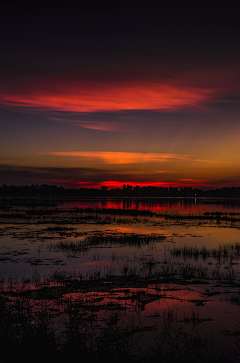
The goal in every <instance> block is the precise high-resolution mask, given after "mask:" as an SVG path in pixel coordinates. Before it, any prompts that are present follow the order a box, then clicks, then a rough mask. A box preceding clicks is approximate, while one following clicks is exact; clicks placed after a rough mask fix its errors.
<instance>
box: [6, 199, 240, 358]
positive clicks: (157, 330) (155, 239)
mask: <svg viewBox="0 0 240 363" xmlns="http://www.w3.org/2000/svg"><path fill="white" fill-rule="evenodd" d="M0 218H1V226H0V263H1V265H0V266H1V267H0V275H1V280H2V288H1V292H2V294H5V295H6V294H8V297H9V296H10V295H11V292H12V291H14V289H15V293H16V291H19V296H20V295H21V294H25V295H24V296H25V297H26V294H27V295H28V297H29V298H30V299H32V300H33V301H38V302H39V301H46V300H48V301H51V302H52V304H53V305H54V309H55V311H57V310H58V309H60V308H58V307H57V306H60V305H61V304H60V305H59V299H60V300H61V303H62V304H63V305H64V304H66V301H71V302H75V304H76V302H77V303H78V305H77V306H78V312H79V311H81V314H82V313H83V312H85V313H86V314H91V316H92V315H93V314H94V322H95V324H96V332H95V334H96V335H97V334H99V331H100V330H101V329H100V328H99V325H101V324H103V322H104V321H105V322H106V319H107V318H106V316H107V317H108V323H109V319H110V320H111V319H112V318H113V317H115V320H114V319H113V320H114V323H113V322H112V325H114V324H115V325H114V326H115V327H116V328H117V327H118V329H120V327H121V329H122V326H124V327H125V326H128V329H130V332H131V333H130V335H131V336H132V338H134V339H135V340H134V341H135V343H136V344H135V345H134V347H132V348H131V349H132V350H134V351H135V355H136V351H139V349H140V347H141V349H142V350H143V352H146V351H147V350H148V349H157V348H159V344H160V343H159V342H160V341H161V342H162V341H163V340H164V339H165V340H166V339H167V338H166V331H165V330H164V329H166V325H167V326H168V329H169V331H170V332H171V333H169V331H168V340H166V341H165V340H164V341H165V348H164V349H165V351H164V352H165V353H166V352H167V349H168V348H169V347H170V348H171V347H172V346H173V344H175V348H176V347H177V346H178V347H181V352H183V350H184V348H183V346H186V337H187V336H191V339H193V338H192V337H195V338H194V339H195V340H194V341H193V342H192V343H191V344H192V345H191V349H192V351H193V353H194V352H195V350H199V351H201V354H203V361H204V357H206V356H208V357H211V358H212V359H213V358H214V357H219V356H221V357H228V359H230V361H233V362H234V361H238V359H239V354H240V350H239V336H240V315H239V313H240V279H239V276H240V275H239V273H240V268H239V266H240V265H239V262H240V200H225V199H200V198H197V199H196V198H192V199H183V198H176V199H171V198H162V199H156V198H145V199H141V198H136V199H128V198H122V199H107V198H106V199H73V198H72V199H70V198H69V199H54V198H52V199H43V198H39V199H36V198H35V199H26V198H25V199H24V198H22V199H20V198H18V199H16V198H4V199H2V200H1V201H0ZM69 281H71V283H70V282H69ZM73 281H75V282H76V281H78V282H79V285H78V286H77V287H76V285H74V286H73ZM83 283H84V284H85V285H84V287H83V285H82V284H83ZM86 284H87V285H86ZM86 286H87V287H86ZM20 287H21V288H20ZM21 289H22V290H21ZM46 289H48V290H46ZM46 291H47V295H46ZM44 294H45V295H44ZM12 296H13V295H12ZM21 296H23V295H21ZM80 302H81V304H80ZM61 309H63V308H62V307H61ZM63 310H64V309H63ZM109 314H110V315H109ZM59 319H60V318H59ZM104 319H105V320H104ZM55 320H56V321H55V324H57V325H58V324H59V326H60V323H58V320H57V319H55ZM60 320H61V319H60ZM122 324H123V325H122ZM130 326H131V328H130ZM163 327H165V328H164V329H163ZM59 329H60V330H61V329H62V328H59ZM99 329H100V330H99ZM164 331H165V333H164V334H165V335H164V338H163V332H164ZM167 347H168V348H167ZM188 349H190V348H188ZM176 352H177V348H176ZM198 353H199V352H198ZM176 354H180V353H176ZM181 354H182V353H181ZM176 357H177V356H176Z"/></svg>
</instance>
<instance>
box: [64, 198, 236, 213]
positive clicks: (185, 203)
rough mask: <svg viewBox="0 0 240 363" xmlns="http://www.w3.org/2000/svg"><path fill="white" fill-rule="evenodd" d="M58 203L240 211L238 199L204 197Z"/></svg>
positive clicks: (198, 211) (118, 207)
mask: <svg viewBox="0 0 240 363" xmlns="http://www.w3.org/2000/svg"><path fill="white" fill-rule="evenodd" d="M58 205H59V206H60V207H61V206H62V207H63V206H64V207H66V208H106V209H108V208H110V209H129V210H150V211H159V212H184V213H204V212H223V213H226V212H233V213H234V212H235V213H240V201H238V200H236V201H234V200H233V201H230V202H229V201H227V203H226V201H225V200H221V199H204V198H189V199H188V198H172V199H171V198H161V199H157V198H145V199H141V198H118V199H117V198H116V199H108V198H106V199H81V200H80V199H79V200H73V199H70V198H69V199H64V200H62V201H59V202H58Z"/></svg>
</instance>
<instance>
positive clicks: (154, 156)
mask: <svg viewBox="0 0 240 363" xmlns="http://www.w3.org/2000/svg"><path fill="white" fill-rule="evenodd" d="M38 154H41V155H55V156H67V157H68V156H69V157H82V158H89V159H99V160H101V161H102V162H103V163H105V164H137V163H148V162H164V161H169V160H188V159H189V158H188V156H187V155H182V154H163V153H136V152H117V151H114V152H107V151H92V152H88V151H82V152H81V151H66V152H65V151H55V152H42V153H38ZM161 172H162V171H161Z"/></svg>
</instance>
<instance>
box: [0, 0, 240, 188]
mask: <svg viewBox="0 0 240 363" xmlns="http://www.w3.org/2000/svg"><path fill="white" fill-rule="evenodd" d="M132 4H133V3H132ZM185 4H187V5H185ZM234 4H235V2H233V1H220V0H219V1H208V2H206V1H193V2H188V3H184V2H182V1H166V2H163V1H155V2H151V1H144V2H140V1H139V2H136V3H135V5H129V3H124V2H118V1H115V2H112V5H109V3H108V2H100V1H99V2H97V4H95V3H94V2H89V3H88V5H87V4H85V5H81V7H80V6H78V7H72V6H70V4H69V5H68V3H65V4H64V5H60V3H59V5H58V6H57V7H50V6H44V5H43V3H42V2H39V1H36V2H32V5H31V6H32V7H31V6H29V5H24V3H22V2H21V3H20V2H19V6H18V7H13V6H11V4H10V3H7V2H6V4H3V5H1V9H0V30H1V40H0V125H1V133H0V135H1V136H0V141H1V142H0V185H2V184H7V185H31V184H36V183H37V184H44V183H45V184H56V185H58V186H64V187H97V188H100V187H101V186H102V185H106V186H108V187H110V188H111V187H115V186H122V184H124V183H125V184H130V185H133V186H135V185H136V184H137V185H154V186H178V187H181V186H185V185H187V186H193V187H203V188H205V187H223V186H228V185H229V186H233V185H235V186H238V185H240V102H239V101H240V41H239V37H240V21H239V18H240V6H239V5H234Z"/></svg>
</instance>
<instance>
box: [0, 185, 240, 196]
mask: <svg viewBox="0 0 240 363" xmlns="http://www.w3.org/2000/svg"><path fill="white" fill-rule="evenodd" d="M0 196H16V197H17V196H24V197H31V196H61V197H133V198H134V197H209V198H240V187H224V188H219V189H210V190H201V189H193V188H192V187H184V188H179V189H178V188H173V187H168V188H167V187H155V186H142V187H140V186H139V185H136V186H135V187H132V186H130V185H126V184H123V186H122V188H112V189H109V188H108V187H106V186H104V185H103V186H102V187H101V189H96V188H77V189H76V188H75V189H74V188H64V187H58V186H57V185H47V184H42V185H38V184H32V185H31V186H28V185H24V186H13V185H10V186H7V185H6V184H3V185H2V186H1V187H0Z"/></svg>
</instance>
